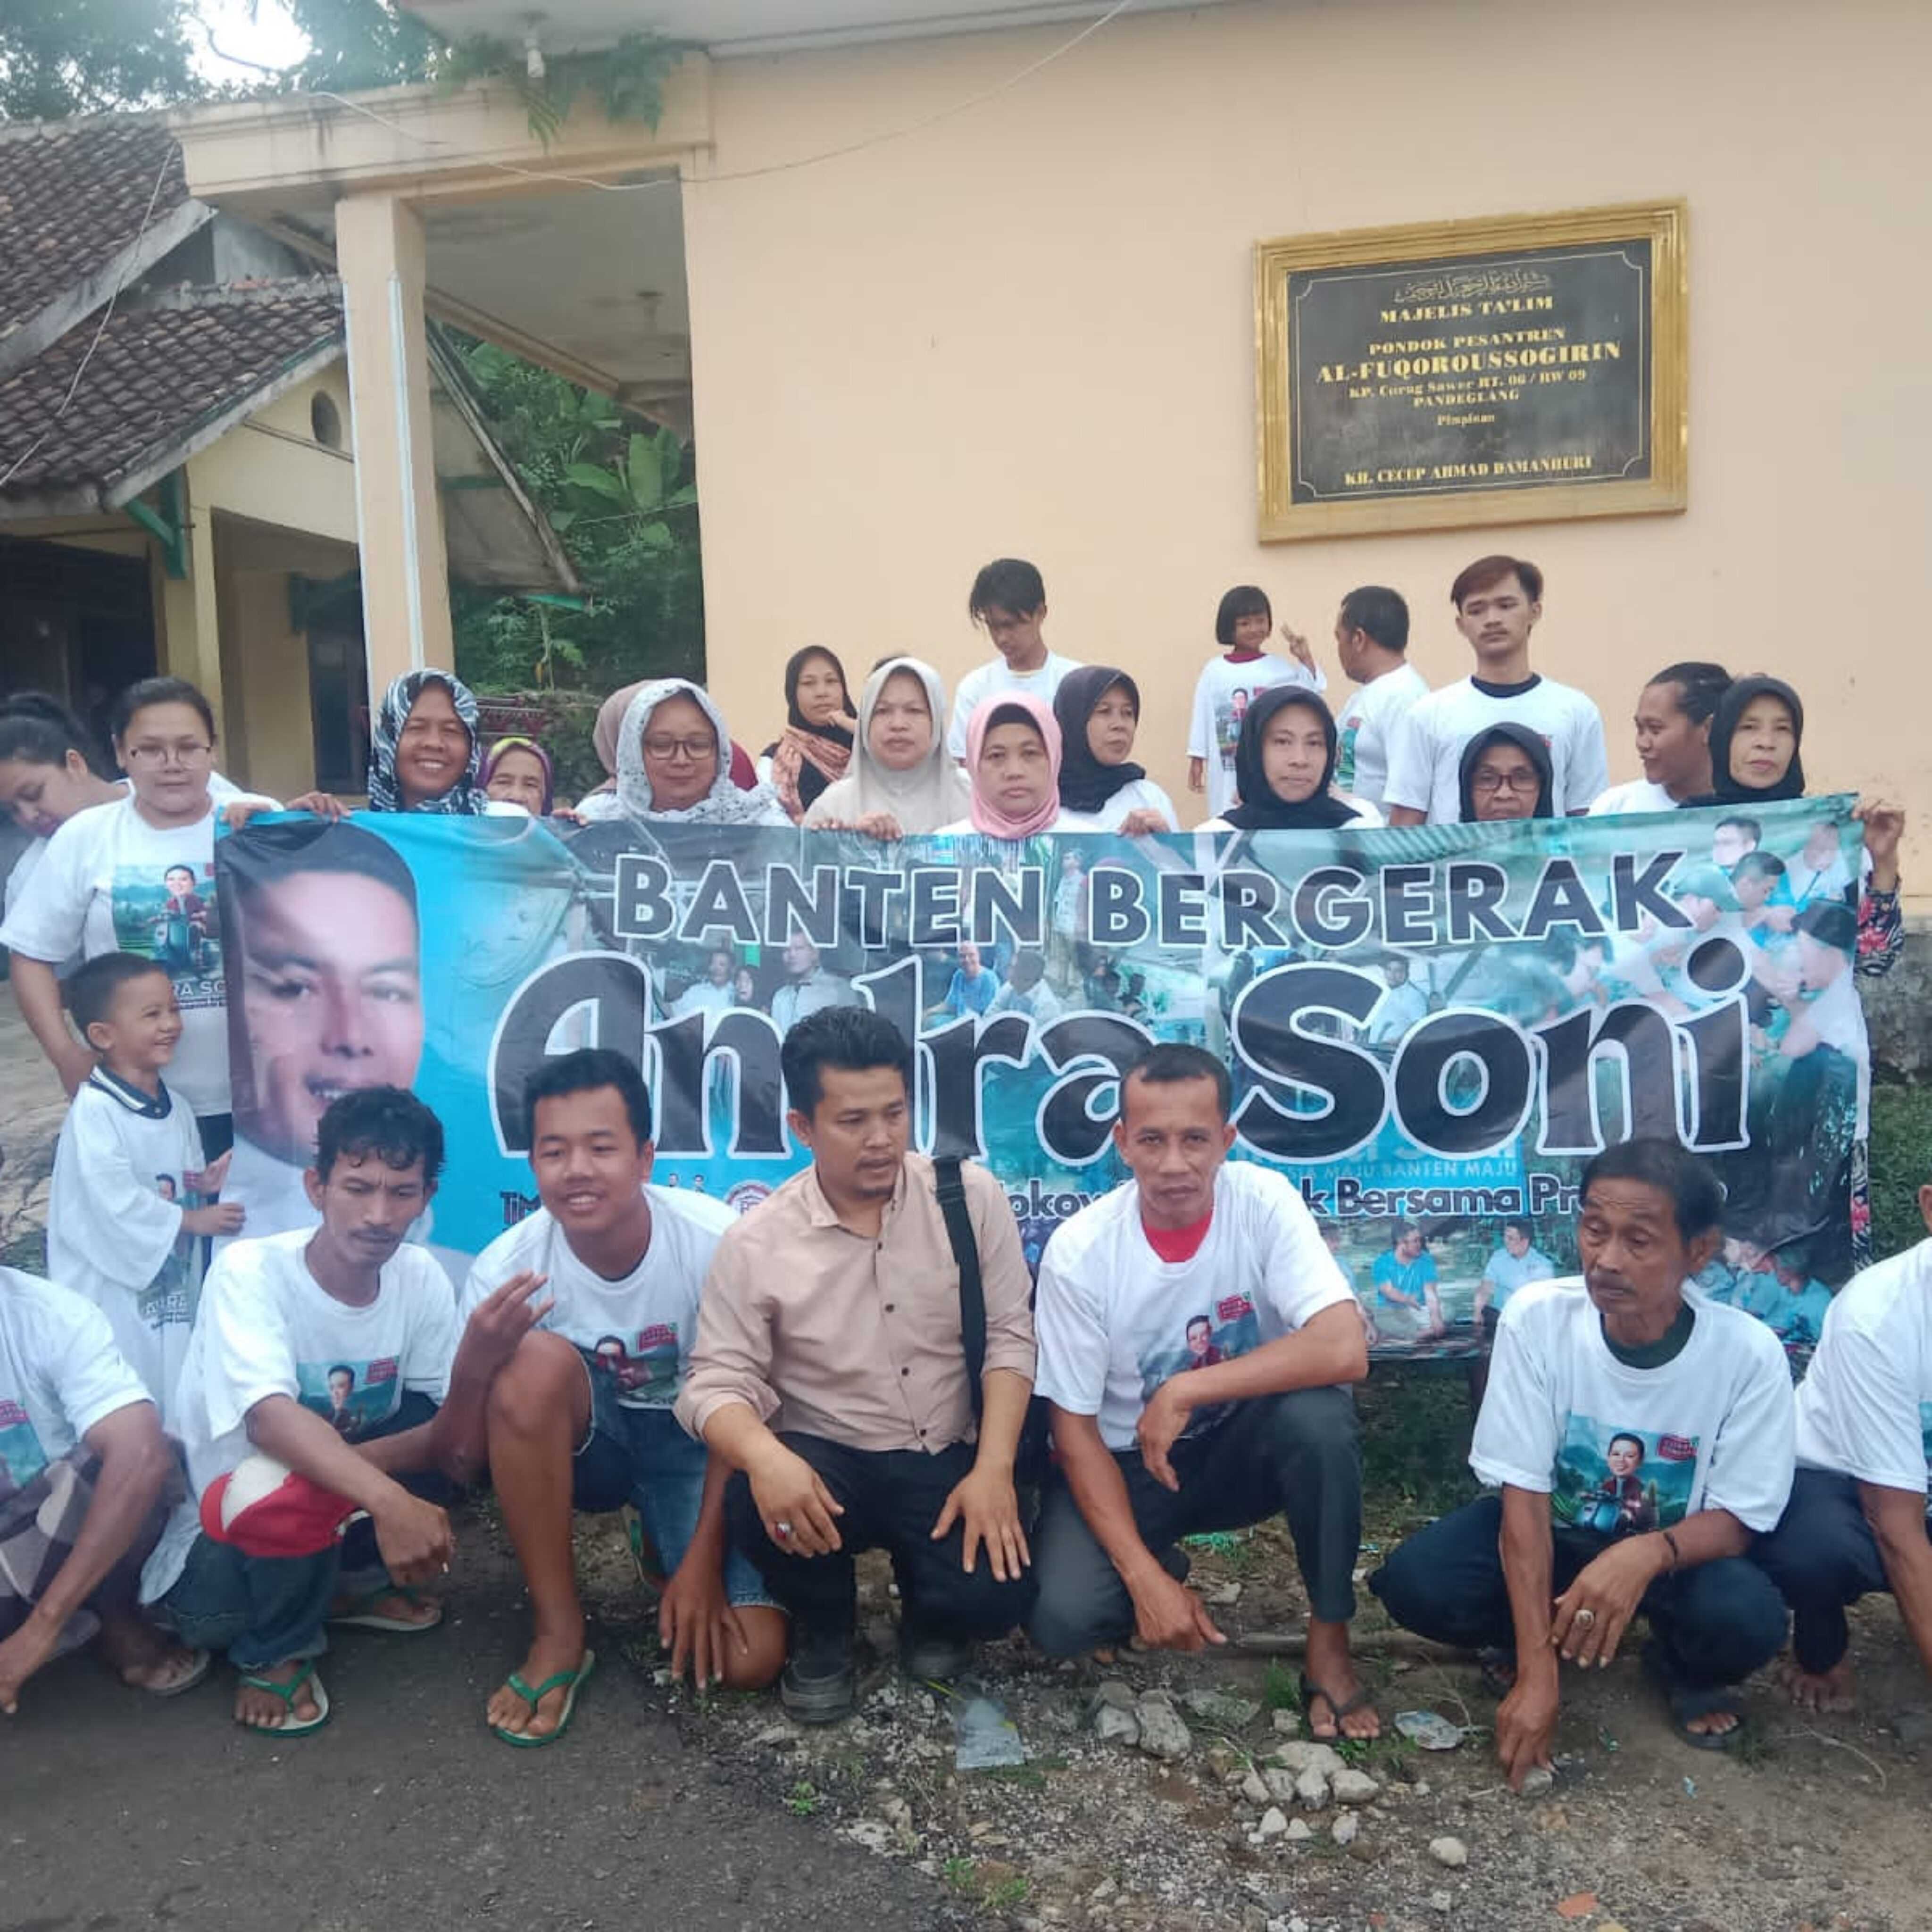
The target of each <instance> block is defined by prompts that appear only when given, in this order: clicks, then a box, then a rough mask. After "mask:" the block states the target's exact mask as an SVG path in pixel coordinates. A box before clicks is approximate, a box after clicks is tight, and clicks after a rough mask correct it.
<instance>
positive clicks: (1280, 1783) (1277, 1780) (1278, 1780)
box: [1262, 1766, 1295, 1805]
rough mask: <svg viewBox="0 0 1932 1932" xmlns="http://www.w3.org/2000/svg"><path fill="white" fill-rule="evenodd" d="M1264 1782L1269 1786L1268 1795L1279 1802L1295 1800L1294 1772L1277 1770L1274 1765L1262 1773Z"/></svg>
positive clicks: (1282, 1803) (1290, 1803) (1288, 1802)
mask: <svg viewBox="0 0 1932 1932" xmlns="http://www.w3.org/2000/svg"><path fill="white" fill-rule="evenodd" d="M1262 1783H1263V1784H1265V1785H1266V1786H1267V1787H1268V1796H1270V1797H1271V1798H1272V1799H1274V1800H1275V1801H1276V1802H1277V1804H1281V1805H1292V1804H1293V1803H1294V1802H1295V1773H1294V1772H1292V1771H1277V1770H1276V1769H1274V1767H1273V1766H1270V1767H1269V1768H1268V1769H1267V1770H1265V1771H1264V1772H1262Z"/></svg>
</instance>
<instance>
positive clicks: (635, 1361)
mask: <svg viewBox="0 0 1932 1932" xmlns="http://www.w3.org/2000/svg"><path fill="white" fill-rule="evenodd" d="M590 1358H591V1361H592V1364H594V1365H595V1367H596V1368H598V1370H601V1372H602V1373H604V1374H606V1375H607V1376H610V1377H611V1378H612V1379H613V1381H615V1382H616V1385H617V1400H619V1402H622V1403H626V1404H628V1406H630V1407H631V1408H634V1409H668V1408H669V1407H670V1406H671V1404H672V1403H674V1402H675V1401H676V1400H677V1389H678V1346H677V1325H676V1323H675V1322H652V1324H651V1325H650V1326H649V1328H640V1329H639V1330H638V1331H637V1333H636V1334H634V1336H632V1337H631V1338H630V1339H629V1340H628V1341H626V1340H625V1338H624V1337H622V1336H621V1335H604V1336H600V1337H598V1341H597V1345H596V1346H595V1348H593V1349H592V1350H591V1351H590Z"/></svg>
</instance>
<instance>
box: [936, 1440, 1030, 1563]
mask: <svg viewBox="0 0 1932 1932" xmlns="http://www.w3.org/2000/svg"><path fill="white" fill-rule="evenodd" d="M955 1523H959V1524H960V1525H961V1526H962V1527H963V1528H964V1529H965V1543H964V1544H963V1546H962V1559H961V1563H960V1567H961V1568H962V1569H963V1570H964V1571H965V1572H966V1574H967V1575H968V1576H969V1577H970V1576H971V1575H972V1574H973V1563H974V1558H975V1557H976V1556H977V1555H978V1553H979V1549H980V1544H985V1545H986V1561H987V1562H989V1563H990V1564H991V1565H992V1566H993V1574H994V1575H995V1577H998V1579H999V1580H1000V1581H1001V1583H1010V1582H1017V1581H1018V1580H1019V1574H1020V1566H1021V1565H1022V1564H1025V1563H1031V1562H1032V1561H1033V1552H1032V1551H1031V1550H1029V1549H1028V1547H1027V1540H1026V1533H1025V1531H1023V1530H1022V1529H1021V1528H1020V1501H1019V1496H1018V1495H1017V1494H1016V1493H1015V1492H1014V1489H1013V1472H1012V1470H1010V1469H997V1468H995V1469H988V1468H986V1467H984V1466H982V1465H981V1464H980V1463H974V1466H973V1467H972V1468H971V1469H970V1470H969V1471H968V1472H967V1473H966V1475H965V1476H963V1477H962V1478H961V1479H960V1480H959V1481H958V1482H957V1483H956V1484H954V1485H953V1493H952V1494H951V1495H950V1496H948V1497H947V1499H946V1502H945V1506H944V1508H942V1509H941V1511H940V1512H939V1520H938V1522H937V1523H935V1524H934V1525H933V1526H932V1540H933V1541H934V1542H935V1543H937V1542H938V1541H940V1540H941V1538H943V1537H944V1536H945V1535H947V1532H949V1531H950V1529H952V1527H953V1525H954V1524H955Z"/></svg>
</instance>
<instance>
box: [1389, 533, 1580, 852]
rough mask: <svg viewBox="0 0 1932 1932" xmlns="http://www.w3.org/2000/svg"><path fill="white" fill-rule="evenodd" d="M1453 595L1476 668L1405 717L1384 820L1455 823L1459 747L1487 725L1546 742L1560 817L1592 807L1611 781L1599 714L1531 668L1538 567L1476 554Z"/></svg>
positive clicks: (1539, 594)
mask: <svg viewBox="0 0 1932 1932" xmlns="http://www.w3.org/2000/svg"><path fill="white" fill-rule="evenodd" d="M1449 601H1450V602H1451V604H1454V606H1455V609H1456V628H1457V630H1459V631H1461V632H1462V634H1463V637H1465V638H1466V640H1468V643H1469V648H1470V649H1471V650H1472V652H1475V658H1476V669H1475V673H1473V674H1472V675H1471V676H1468V677H1466V678H1462V679H1458V680H1457V682H1455V683H1454V684H1451V685H1444V686H1443V688H1442V689H1441V690H1440V691H1431V692H1430V694H1429V695H1428V696H1427V697H1424V698H1419V699H1418V700H1417V701H1416V702H1415V704H1414V705H1412V706H1411V707H1410V709H1409V712H1408V715H1406V717H1405V718H1403V721H1402V724H1401V727H1400V730H1398V731H1397V733H1396V736H1395V748H1394V753H1393V754H1392V755H1391V757H1390V760H1389V768H1388V788H1387V789H1386V790H1385V792H1384V793H1383V794H1382V802H1383V804H1384V805H1385V807H1386V808H1387V809H1388V822H1389V823H1391V825H1421V824H1422V823H1424V822H1425V821H1427V823H1430V824H1433V825H1454V823H1457V820H1458V819H1459V818H1460V817H1461V815H1462V792H1461V787H1460V782H1459V771H1460V766H1461V763H1462V757H1463V747H1464V746H1465V745H1467V744H1468V743H1469V740H1470V739H1472V738H1473V737H1475V736H1476V734H1477V733H1478V732H1479V731H1483V730H1487V729H1488V728H1489V727H1490V726H1491V725H1493V724H1521V725H1523V726H1526V727H1527V728H1528V729H1529V730H1532V731H1534V732H1535V733H1536V734H1537V736H1538V737H1540V738H1541V739H1542V740H1543V742H1544V744H1546V745H1548V747H1549V748H1550V774H1551V776H1550V790H1551V796H1552V799H1553V803H1554V805H1555V808H1556V812H1557V814H1559V816H1564V815H1568V816H1571V817H1576V816H1577V815H1579V814H1582V813H1584V812H1586V811H1589V808H1590V806H1591V804H1592V801H1593V800H1595V799H1596V798H1597V797H1598V795H1599V794H1600V793H1601V792H1602V791H1603V790H1604V787H1606V785H1607V784H1608V782H1609V780H1610V758H1609V754H1608V753H1607V751H1606V749H1605V748H1604V719H1603V714H1602V713H1601V712H1599V711H1598V709H1597V707H1596V706H1595V704H1594V703H1592V701H1591V700H1590V699H1589V698H1588V697H1586V696H1585V695H1584V694H1583V692H1582V691H1575V690H1573V689H1571V687H1570V686H1569V685H1567V684H1558V683H1556V682H1555V681H1554V680H1553V679H1550V678H1546V677H1543V676H1539V675H1538V673H1536V672H1535V670H1532V668H1531V667H1530V661H1529V634H1530V632H1531V631H1532V630H1534V629H1535V627H1536V622H1537V619H1538V618H1539V617H1541V616H1542V615H1543V573H1542V571H1540V570H1538V568H1537V567H1536V565H1535V564H1533V563H1531V562H1527V561H1526V560H1525V559H1523V558H1520V557H1514V556H1485V557H1480V558H1478V559H1477V561H1476V562H1474V563H1472V564H1471V565H1469V567H1468V568H1466V569H1465V570H1464V571H1463V573H1462V574H1461V575H1460V576H1459V577H1457V579H1456V581H1455V582H1454V584H1452V585H1451V586H1450V591H1449Z"/></svg>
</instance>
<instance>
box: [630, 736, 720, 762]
mask: <svg viewBox="0 0 1932 1932" xmlns="http://www.w3.org/2000/svg"><path fill="white" fill-rule="evenodd" d="M717 752H718V740H717V739H715V738H646V739H645V740H644V756H645V757H647V758H651V759H654V760H655V761H656V762H657V763H659V764H661V765H667V764H669V763H670V762H671V761H672V760H673V759H674V758H688V759H689V760H691V763H693V764H694V765H695V764H697V763H701V762H702V761H703V760H704V759H706V758H709V757H715V756H716V755H717Z"/></svg>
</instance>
